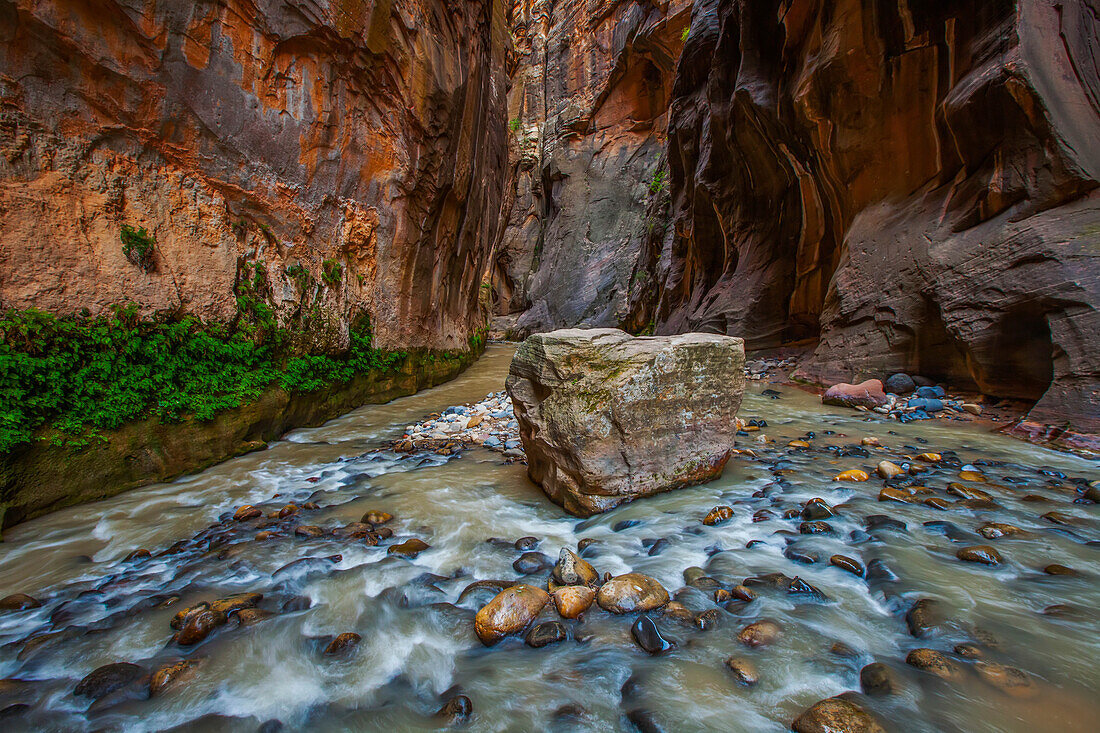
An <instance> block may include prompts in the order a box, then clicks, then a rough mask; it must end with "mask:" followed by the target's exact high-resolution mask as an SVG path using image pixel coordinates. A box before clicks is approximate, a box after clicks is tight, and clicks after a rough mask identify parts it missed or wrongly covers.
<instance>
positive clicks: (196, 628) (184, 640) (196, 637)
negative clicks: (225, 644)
mask: <svg viewBox="0 0 1100 733" xmlns="http://www.w3.org/2000/svg"><path fill="white" fill-rule="evenodd" d="M225 622H226V617H225V614H219V613H215V612H214V611H212V610H210V609H208V608H207V609H203V610H201V611H199V612H198V613H193V614H190V615H189V616H188V617H187V618H186V620H185V621H184V623H183V626H182V627H180V630H179V631H177V632H176V636H175V642H176V643H177V644H179V645H181V646H193V645H195V644H198V643H199V642H200V641H202V640H203V639H205V638H206V637H208V636H210V633H211V632H212V631H214V629H216V628H218V627H219V626H222V625H223V624H224V623H225Z"/></svg>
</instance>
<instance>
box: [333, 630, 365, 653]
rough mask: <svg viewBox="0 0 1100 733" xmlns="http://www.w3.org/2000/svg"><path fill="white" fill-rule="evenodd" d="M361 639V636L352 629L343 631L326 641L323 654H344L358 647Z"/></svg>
mask: <svg viewBox="0 0 1100 733" xmlns="http://www.w3.org/2000/svg"><path fill="white" fill-rule="evenodd" d="M362 640H363V637H362V636H360V635H359V634H356V633H355V632H354V631H345V632H344V633H342V634H340V635H339V636H337V637H336V638H335V639H333V640H332V641H330V642H329V643H328V646H326V647H325V651H324V655H325V656H326V657H335V656H343V655H346V654H348V653H350V652H352V651H353V650H354V649H355V648H356V647H358V646H359V642H361V641H362Z"/></svg>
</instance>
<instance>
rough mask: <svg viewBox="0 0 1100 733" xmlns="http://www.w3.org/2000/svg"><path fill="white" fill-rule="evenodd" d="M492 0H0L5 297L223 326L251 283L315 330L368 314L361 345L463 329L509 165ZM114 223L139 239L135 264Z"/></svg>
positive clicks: (331, 333) (459, 334)
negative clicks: (185, 315)
mask: <svg viewBox="0 0 1100 733" xmlns="http://www.w3.org/2000/svg"><path fill="white" fill-rule="evenodd" d="M507 11H508V7H507V4H506V3H505V2H504V0H483V1H474V0H464V1H463V2H447V1H445V0H354V1H337V0H283V1H281V2H279V1H274V2H265V3H259V4H255V3H252V2H247V1H246V0H220V1H217V2H214V1H212V0H200V1H199V2H190V1H189V2H183V1H182V0H160V1H156V2H154V1H153V0H144V1H140V0H139V1H137V2H121V0H103V1H101V2H92V1H90V0H16V1H14V2H13V1H11V0H0V106H2V110H0V112H2V113H0V153H2V154H0V304H2V305H3V306H4V307H17V308H25V307H29V306H37V307H39V308H44V309H48V310H52V311H58V312H65V313H71V312H75V311H79V310H80V309H82V308H88V309H90V310H91V311H93V312H97V311H101V310H103V309H105V308H106V307H108V306H109V305H111V304H113V303H120V302H123V301H127V300H129V301H135V302H137V303H138V304H139V305H140V306H141V307H142V309H143V311H145V312H150V311H154V310H163V309H172V310H176V309H179V310H183V311H187V312H190V313H193V314H196V315H198V316H201V317H203V318H207V319H213V320H222V321H228V320H230V319H232V318H234V316H235V314H236V312H237V308H238V304H237V300H236V295H237V294H235V292H234V288H235V285H237V284H238V283H239V281H241V280H243V279H245V278H247V279H248V280H249V282H250V283H253V284H252V285H250V286H249V287H250V289H251V292H250V293H247V295H249V297H252V298H254V299H257V298H258V299H260V300H263V301H267V303H268V304H269V305H270V306H271V307H273V308H274V310H275V313H276V314H277V316H278V318H279V321H280V322H281V323H282V324H283V325H293V324H295V323H297V324H298V325H300V326H302V327H303V328H302V330H303V331H304V332H305V333H307V334H309V335H310V336H312V337H313V338H314V339H316V340H317V341H318V342H320V343H319V345H321V346H325V347H329V348H339V347H341V346H343V345H346V343H347V328H348V321H349V319H350V318H351V317H353V316H354V315H356V314H357V313H359V312H364V311H365V312H367V313H369V314H370V315H371V317H372V318H373V321H374V328H375V333H376V334H377V337H378V342H379V344H380V345H383V346H398V345H400V346H432V347H444V348H450V347H462V348H465V347H466V342H467V338H468V336H469V334H470V333H471V332H472V330H473V329H474V328H475V327H476V326H477V319H478V308H477V302H478V300H477V299H478V290H479V285H480V281H481V277H482V274H483V272H484V270H485V267H486V263H487V257H488V254H489V249H490V246H491V243H492V241H493V240H494V239H495V236H496V228H497V226H498V223H499V212H500V194H501V190H502V187H503V175H504V171H505V167H506V164H507V151H506V147H505V134H506V130H505V118H504V108H505V94H506V92H507V77H506V74H505V67H504V63H505V52H506V44H507V40H506V35H507V24H506V20H507ZM124 224H128V225H131V226H134V227H146V228H147V229H148V230H149V232H150V233H151V234H152V235H154V236H155V237H156V247H155V249H154V251H153V255H152V269H151V271H146V270H145V269H142V268H139V267H137V266H135V265H134V264H132V263H131V262H129V261H127V259H126V257H125V256H124V254H123V251H122V246H121V243H120V239H119V233H120V228H121V226H122V225H124ZM326 261H327V262H326ZM255 263H263V265H264V268H263V273H262V275H261V277H260V279H259V280H256V279H255V270H254V269H252V267H251V266H252V265H253V264H255ZM238 294H239V293H238Z"/></svg>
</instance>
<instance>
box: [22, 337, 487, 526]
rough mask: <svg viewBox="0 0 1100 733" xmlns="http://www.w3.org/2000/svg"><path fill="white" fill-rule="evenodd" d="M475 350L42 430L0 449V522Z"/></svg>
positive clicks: (243, 442) (351, 404) (151, 471)
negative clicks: (72, 436) (208, 407)
mask: <svg viewBox="0 0 1100 733" xmlns="http://www.w3.org/2000/svg"><path fill="white" fill-rule="evenodd" d="M483 351H484V341H483V340H482V341H480V342H479V343H476V344H475V345H474V348H472V349H471V350H470V351H468V352H464V353H456V352H447V353H441V352H433V351H428V350H416V351H410V352H407V353H406V354H405V355H404V358H403V361H402V362H401V363H400V365H399V366H397V367H396V368H379V369H374V370H371V371H368V372H366V373H364V374H358V375H356V376H354V377H352V378H351V379H350V380H348V381H346V382H342V383H338V384H332V385H329V386H327V387H322V388H321V389H317V390H314V391H310V392H297V391H288V390H287V389H284V388H283V387H281V386H273V387H269V388H268V389H267V390H265V391H264V392H263V393H262V394H261V395H260V396H259V398H258V399H256V400H254V401H251V402H247V403H245V404H242V405H240V406H239V407H235V408H231V409H226V410H222V411H220V412H218V413H217V414H216V415H214V417H213V418H212V419H209V420H200V419H198V418H196V417H186V418H184V419H183V420H181V421H179V422H165V421H163V420H162V419H161V418H160V417H151V418H147V419H144V420H138V421H134V422H129V423H127V424H125V425H123V426H122V427H119V428H117V429H115V430H105V431H101V432H100V433H99V435H97V437H96V439H95V440H94V441H92V442H90V444H89V445H87V446H85V447H81V448H73V447H71V446H68V445H55V444H53V443H51V442H48V441H45V440H36V441H32V442H29V443H25V444H22V445H20V446H18V447H16V448H15V449H14V450H12V451H10V452H9V453H7V454H5V455H4V456H3V457H2V458H0V497H3V501H2V503H0V524H2V527H3V528H4V529H6V528H8V527H11V526H13V525H15V524H17V523H19V522H23V521H26V520H28V519H32V518H34V517H39V516H42V515H43V514H46V513H48V512H51V511H55V510H57V509H61V508H63V507H67V506H73V505H76V504H82V503H85V502H89V501H96V500H98V499H104V498H107V497H110V496H114V495H116V494H119V493H121V492H123V491H127V490H130V489H133V488H136V487H139V486H145V485H148V484H152V483H157V482H160V481H167V480H170V479H173V478H176V477H179V476H182V475H185V474H190V473H195V472H197V471H201V470H203V469H205V468H208V467H210V466H212V465H214V464H217V463H220V462H221V461H224V460H226V459H227V458H232V457H234V456H239V455H243V454H246V453H249V452H252V451H256V450H262V449H263V448H265V447H266V445H267V443H268V442H269V441H272V440H276V439H278V438H279V437H281V436H282V435H283V434H284V433H286V432H287V431H289V430H292V429H294V428H303V427H313V426H316V425H320V424H321V423H324V422H326V421H328V420H331V419H333V418H335V417H338V416H339V415H342V414H344V413H346V412H349V411H351V410H353V409H355V408H357V407H360V406H362V405H367V404H379V403H385V402H389V401H390V400H393V399H395V398H397V397H403V396H406V395H410V394H413V393H415V392H417V391H419V390H422V389H425V388H428V387H434V386H436V385H439V384H442V383H443V382H446V381H448V380H450V379H453V378H454V377H456V376H458V375H459V374H460V373H462V371H463V370H464V369H466V367H468V366H469V365H470V364H471V363H473V362H474V361H475V360H476V359H477V358H478V357H479V356H480V355H481V353H482V352H483Z"/></svg>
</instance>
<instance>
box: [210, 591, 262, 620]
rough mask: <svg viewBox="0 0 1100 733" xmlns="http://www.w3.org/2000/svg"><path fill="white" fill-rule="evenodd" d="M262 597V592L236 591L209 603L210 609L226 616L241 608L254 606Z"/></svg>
mask: <svg viewBox="0 0 1100 733" xmlns="http://www.w3.org/2000/svg"><path fill="white" fill-rule="evenodd" d="M263 599H264V594H263V593H237V594H236V595H232V596H227V597H225V598H219V599H218V600H216V601H214V602H213V603H211V604H210V610H211V611H213V612H214V613H218V614H224V615H226V616H228V615H229V614H231V613H233V612H234V611H239V610H241V609H242V608H255V607H256V605H257V604H259V602H260V601H262V600H263Z"/></svg>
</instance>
